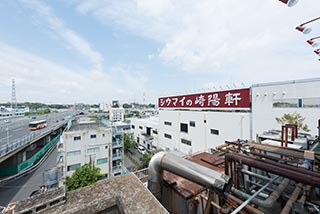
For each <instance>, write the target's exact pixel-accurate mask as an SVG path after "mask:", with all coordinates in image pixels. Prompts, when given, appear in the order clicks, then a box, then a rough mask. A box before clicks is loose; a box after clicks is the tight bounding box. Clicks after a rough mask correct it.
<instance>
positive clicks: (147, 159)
mask: <svg viewBox="0 0 320 214" xmlns="http://www.w3.org/2000/svg"><path fill="white" fill-rule="evenodd" d="M153 155H154V152H153V151H147V152H146V153H145V154H144V155H143V156H142V157H140V158H139V159H140V161H141V162H142V163H143V168H145V167H148V165H149V162H150V160H151V158H152V157H153Z"/></svg>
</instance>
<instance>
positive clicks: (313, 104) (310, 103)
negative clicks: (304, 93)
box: [302, 98, 320, 108]
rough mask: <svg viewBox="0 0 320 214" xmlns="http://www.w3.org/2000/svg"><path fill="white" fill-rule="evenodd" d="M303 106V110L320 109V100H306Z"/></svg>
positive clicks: (303, 101)
mask: <svg viewBox="0 0 320 214" xmlns="http://www.w3.org/2000/svg"><path fill="white" fill-rule="evenodd" d="M302 106H303V108H320V98H304V99H302Z"/></svg>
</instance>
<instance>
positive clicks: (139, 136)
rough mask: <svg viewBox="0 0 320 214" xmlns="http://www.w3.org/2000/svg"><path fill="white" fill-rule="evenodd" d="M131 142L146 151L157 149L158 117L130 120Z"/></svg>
mask: <svg viewBox="0 0 320 214" xmlns="http://www.w3.org/2000/svg"><path fill="white" fill-rule="evenodd" d="M130 120H131V131H132V135H133V140H134V141H135V142H136V143H137V144H139V145H141V146H143V147H145V148H146V149H148V150H152V149H155V148H157V147H159V141H158V126H159V117H146V118H131V119H130Z"/></svg>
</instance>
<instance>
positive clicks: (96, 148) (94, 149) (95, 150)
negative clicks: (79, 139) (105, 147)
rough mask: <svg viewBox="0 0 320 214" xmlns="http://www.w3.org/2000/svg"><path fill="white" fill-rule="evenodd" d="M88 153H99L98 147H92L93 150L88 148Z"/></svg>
mask: <svg viewBox="0 0 320 214" xmlns="http://www.w3.org/2000/svg"><path fill="white" fill-rule="evenodd" d="M87 151H88V153H89V154H91V153H97V152H99V151H100V148H99V147H93V148H88V150H87Z"/></svg>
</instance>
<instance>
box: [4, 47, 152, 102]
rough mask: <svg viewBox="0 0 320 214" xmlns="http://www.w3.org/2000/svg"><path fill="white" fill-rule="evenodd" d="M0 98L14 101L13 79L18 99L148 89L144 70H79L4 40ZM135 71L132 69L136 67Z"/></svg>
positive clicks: (97, 96) (103, 97) (119, 94)
mask: <svg viewBox="0 0 320 214" xmlns="http://www.w3.org/2000/svg"><path fill="white" fill-rule="evenodd" d="M0 68H1V70H2V71H6V72H1V78H0V85H1V86H2V87H3V88H1V94H0V102H6V101H10V96H11V80H12V78H14V79H15V80H16V94H17V100H18V102H23V101H39V102H47V103H73V102H85V103H97V102H101V101H108V102H110V101H111V100H112V99H116V98H117V99H120V100H124V101H125V100H127V99H128V97H132V98H137V97H136V96H135V95H136V94H142V92H143V91H145V90H146V88H147V86H146V83H147V82H148V81H147V78H146V77H145V75H143V72H144V71H143V70H138V69H136V68H129V67H124V66H115V67H112V68H111V70H112V75H107V74H104V73H99V75H92V73H89V72H85V71H83V72H75V71H73V70H71V69H68V68H66V67H64V66H61V65H58V64H57V63H55V62H52V61H50V60H47V59H44V58H42V57H39V56H36V55H34V54H32V53H28V52H26V51H23V50H20V49H17V48H14V47H12V46H9V45H7V44H4V43H1V42H0ZM131 69H132V70H134V71H132V70H131Z"/></svg>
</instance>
